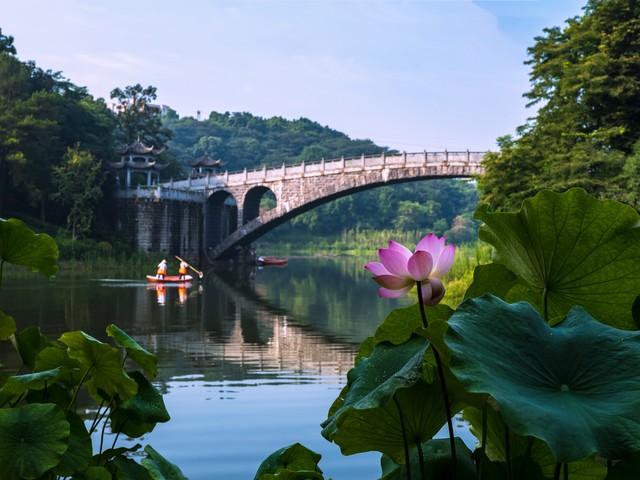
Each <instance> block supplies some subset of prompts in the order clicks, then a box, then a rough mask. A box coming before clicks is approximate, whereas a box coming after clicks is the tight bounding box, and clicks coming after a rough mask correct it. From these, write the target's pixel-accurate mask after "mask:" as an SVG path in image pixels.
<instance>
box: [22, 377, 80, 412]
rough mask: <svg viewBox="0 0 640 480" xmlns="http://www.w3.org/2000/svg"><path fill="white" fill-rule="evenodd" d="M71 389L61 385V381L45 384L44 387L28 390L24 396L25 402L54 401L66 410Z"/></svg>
mask: <svg viewBox="0 0 640 480" xmlns="http://www.w3.org/2000/svg"><path fill="white" fill-rule="evenodd" d="M72 392H73V391H72V390H71V389H68V388H67V387H66V386H63V385H62V384H61V383H59V382H58V383H54V384H53V385H51V386H49V385H47V388H46V389H42V390H29V392H28V393H27V396H26V397H24V400H25V402H26V403H55V404H56V405H57V406H59V407H60V408H61V409H63V410H66V409H67V408H68V407H69V403H71V393H72Z"/></svg>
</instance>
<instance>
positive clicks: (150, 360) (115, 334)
mask: <svg viewBox="0 0 640 480" xmlns="http://www.w3.org/2000/svg"><path fill="white" fill-rule="evenodd" d="M107 335H109V336H110V337H112V338H113V339H114V341H115V342H116V343H117V344H118V346H120V347H122V348H124V349H126V350H127V355H128V356H129V358H131V359H132V360H133V361H134V362H136V363H137V364H138V365H140V366H141V367H142V369H143V370H144V371H145V372H146V374H147V375H149V376H150V377H152V378H154V377H155V376H156V375H157V374H158V358H157V357H156V356H155V355H154V354H153V353H151V352H149V351H147V350H146V349H145V348H143V347H142V346H141V345H140V344H139V343H138V342H136V341H135V340H134V339H133V338H131V337H130V336H129V335H128V334H127V333H126V332H125V331H124V330H121V329H120V328H118V327H117V326H116V325H114V324H111V325H109V326H108V327H107Z"/></svg>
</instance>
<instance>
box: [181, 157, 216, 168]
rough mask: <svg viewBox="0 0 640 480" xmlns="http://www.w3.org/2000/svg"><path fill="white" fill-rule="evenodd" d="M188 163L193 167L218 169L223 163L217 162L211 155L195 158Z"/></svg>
mask: <svg viewBox="0 0 640 480" xmlns="http://www.w3.org/2000/svg"><path fill="white" fill-rule="evenodd" d="M188 163H189V165H190V166H191V167H218V166H220V164H221V163H222V161H221V160H216V159H215V158H213V157H211V156H209V155H202V156H200V157H198V158H194V159H193V160H189V162H188Z"/></svg>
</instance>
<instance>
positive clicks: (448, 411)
mask: <svg viewBox="0 0 640 480" xmlns="http://www.w3.org/2000/svg"><path fill="white" fill-rule="evenodd" d="M416 283H417V285H418V305H420V316H421V317H422V326H423V327H424V328H428V327H429V321H428V320H427V313H426V312H425V310H424V303H422V288H421V282H420V281H417V282H416ZM432 347H433V345H432ZM432 350H433V357H434V358H435V360H436V366H437V368H438V378H439V379H440V387H441V388H442V398H443V400H444V410H445V412H446V414H447V428H448V429H449V445H450V447H451V465H452V468H451V480H456V470H457V456H456V441H455V436H454V433H453V420H452V418H451V406H450V404H449V392H448V391H447V382H446V381H445V378H444V368H443V367H442V359H441V358H440V354H439V353H438V350H436V348H435V347H433V348H432Z"/></svg>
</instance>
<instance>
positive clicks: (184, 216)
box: [115, 198, 204, 262]
mask: <svg viewBox="0 0 640 480" xmlns="http://www.w3.org/2000/svg"><path fill="white" fill-rule="evenodd" d="M117 203H118V216H117V217H118V218H117V221H116V225H115V229H116V231H117V232H118V233H119V234H120V235H121V236H122V237H123V238H125V239H126V240H127V241H128V242H129V244H130V245H131V248H132V249H134V250H137V251H143V252H158V253H160V252H162V253H165V254H166V255H180V256H181V257H186V258H189V259H190V260H192V261H194V262H200V260H201V258H200V255H201V249H202V235H203V232H202V227H203V223H204V222H203V205H202V203H195V202H187V201H179V200H164V199H163V200H161V201H158V200H157V199H153V198H119V199H117Z"/></svg>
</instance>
